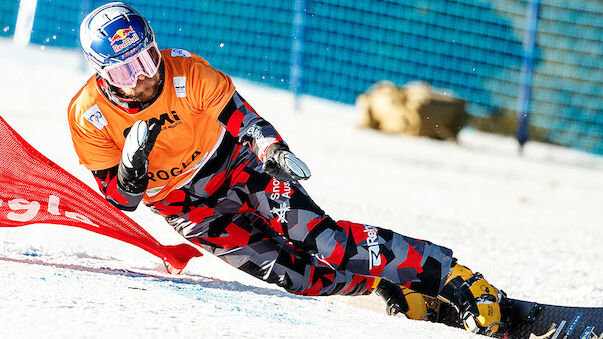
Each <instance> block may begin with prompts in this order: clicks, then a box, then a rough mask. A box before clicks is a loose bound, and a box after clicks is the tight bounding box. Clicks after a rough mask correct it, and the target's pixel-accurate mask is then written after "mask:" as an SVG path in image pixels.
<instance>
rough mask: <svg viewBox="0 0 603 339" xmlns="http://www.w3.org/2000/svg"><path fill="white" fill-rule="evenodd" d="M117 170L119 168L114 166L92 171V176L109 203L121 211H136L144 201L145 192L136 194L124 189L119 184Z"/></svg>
mask: <svg viewBox="0 0 603 339" xmlns="http://www.w3.org/2000/svg"><path fill="white" fill-rule="evenodd" d="M117 168H118V166H113V167H111V168H109V169H104V170H98V171H92V175H94V179H96V183H97V184H98V188H99V189H100V191H101V193H103V195H104V196H105V198H106V199H107V201H109V202H110V203H111V204H113V205H114V206H115V207H117V208H119V209H120V210H124V211H134V210H135V209H136V207H138V204H139V203H140V201H141V200H142V197H143V195H144V192H143V193H140V194H134V193H129V192H127V191H125V190H124V189H122V188H121V187H120V185H118V183H117Z"/></svg>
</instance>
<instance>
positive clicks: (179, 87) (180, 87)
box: [174, 77, 186, 98]
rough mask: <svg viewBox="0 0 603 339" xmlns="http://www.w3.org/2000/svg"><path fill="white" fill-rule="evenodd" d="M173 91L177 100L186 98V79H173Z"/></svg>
mask: <svg viewBox="0 0 603 339" xmlns="http://www.w3.org/2000/svg"><path fill="white" fill-rule="evenodd" d="M174 90H176V96H177V97H178V98H185V97H186V77H174Z"/></svg>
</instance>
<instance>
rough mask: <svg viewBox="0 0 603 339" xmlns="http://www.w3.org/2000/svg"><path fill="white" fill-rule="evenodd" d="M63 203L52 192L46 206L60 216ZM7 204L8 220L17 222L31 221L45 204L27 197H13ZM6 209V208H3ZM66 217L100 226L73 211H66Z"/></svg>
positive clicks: (0, 202)
mask: <svg viewBox="0 0 603 339" xmlns="http://www.w3.org/2000/svg"><path fill="white" fill-rule="evenodd" d="M60 203H61V199H60V198H59V197H58V196H56V195H54V194H51V195H49V196H48V205H47V208H46V212H48V213H50V214H52V215H56V216H60V215H61V211H60V209H59V205H60ZM6 205H7V206H8V208H9V210H10V212H8V213H6V218H7V219H8V220H12V221H17V222H29V221H31V220H33V218H35V217H36V216H37V215H38V213H40V208H41V207H42V206H43V205H42V204H41V203H40V202H39V201H35V200H34V201H29V200H26V199H21V198H17V199H11V200H8V201H6ZM3 206H4V201H3V200H2V199H0V208H1V207H3ZM2 210H4V209H2ZM64 215H65V217H67V218H69V219H73V220H75V221H79V222H83V223H85V224H88V225H90V226H94V227H99V226H98V225H97V224H95V223H93V222H92V221H91V220H90V219H89V218H88V217H87V216H85V215H83V214H80V213H75V212H71V211H64Z"/></svg>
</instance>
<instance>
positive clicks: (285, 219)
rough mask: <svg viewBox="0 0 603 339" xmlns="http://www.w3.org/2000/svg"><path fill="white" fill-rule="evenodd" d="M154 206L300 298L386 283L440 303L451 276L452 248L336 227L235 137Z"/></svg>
mask: <svg viewBox="0 0 603 339" xmlns="http://www.w3.org/2000/svg"><path fill="white" fill-rule="evenodd" d="M218 154H220V155H219V156H216V155H218ZM149 206H150V207H151V208H152V209H153V211H155V212H156V213H159V214H161V215H163V216H164V217H165V218H166V220H167V221H168V223H170V224H171V225H172V226H173V227H174V228H175V229H176V230H177V231H178V232H179V233H180V234H182V235H183V236H184V237H186V238H187V239H189V240H191V241H193V242H195V243H197V244H199V245H201V246H202V247H203V248H204V249H206V250H208V251H209V252H211V253H213V254H214V255H216V256H218V257H219V258H221V259H222V260H224V261H226V262H227V263H229V264H230V265H232V266H234V267H236V268H238V269H241V270H243V271H245V272H247V273H249V274H251V275H253V276H255V277H258V278H260V279H263V280H265V281H267V282H270V283H276V284H278V285H279V286H282V287H283V288H285V289H286V290H287V291H289V292H291V293H295V294H302V295H312V296H317V295H332V294H346V295H355V294H365V293H367V292H369V291H370V290H371V289H372V287H373V282H374V280H375V279H374V278H373V277H384V278H387V279H388V280H391V281H393V282H396V283H399V284H403V285H405V286H407V287H410V288H412V289H414V290H416V291H420V292H423V293H425V294H429V295H433V296H435V295H437V294H438V292H439V291H440V289H441V288H442V286H443V283H444V281H445V279H446V276H447V274H448V272H449V270H450V265H451V256H452V251H450V250H449V249H447V248H443V247H440V246H437V245H434V244H431V243H429V242H427V241H421V240H417V239H411V238H407V237H404V236H402V235H399V234H397V233H394V232H392V231H390V230H387V229H383V228H378V227H373V226H369V225H362V224H357V223H351V222H347V221H338V222H335V221H334V220H333V219H331V218H330V217H329V216H327V215H326V214H325V213H324V212H323V211H322V210H321V209H320V208H319V207H318V206H317V205H316V204H315V203H314V201H312V199H311V198H310V197H309V196H308V194H307V193H306V191H305V190H304V189H303V187H302V186H301V185H300V184H299V183H298V182H297V181H295V182H282V181H278V180H276V179H274V178H272V177H270V176H269V175H267V174H265V173H264V172H263V171H262V163H261V162H260V160H259V159H258V157H257V156H256V155H255V154H254V153H253V152H252V150H251V149H250V148H249V147H247V146H243V145H240V144H236V143H235V140H234V139H232V138H227V139H226V140H225V141H223V143H222V144H221V145H220V149H219V150H218V151H217V152H216V153H215V155H214V157H213V158H212V159H211V160H210V161H209V162H208V163H207V164H206V165H205V166H204V167H203V168H202V169H201V171H200V172H199V173H197V175H196V176H195V177H194V179H193V180H192V181H191V182H190V183H189V184H187V185H185V186H184V187H181V188H180V189H178V190H176V191H173V192H172V193H170V195H168V196H167V197H166V198H165V199H163V200H162V201H159V202H156V203H153V204H149Z"/></svg>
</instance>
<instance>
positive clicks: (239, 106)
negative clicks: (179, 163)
mask: <svg viewBox="0 0 603 339" xmlns="http://www.w3.org/2000/svg"><path fill="white" fill-rule="evenodd" d="M218 122H219V123H220V124H222V125H223V126H224V127H226V130H227V131H228V132H229V133H230V134H231V135H232V136H234V137H235V138H237V140H238V141H239V142H240V143H245V142H247V143H249V145H250V146H251V148H252V149H253V152H254V153H255V154H256V155H257V156H258V158H259V159H260V160H261V161H264V159H265V157H266V151H267V150H268V147H270V146H271V145H273V144H276V143H281V144H283V145H284V146H286V144H285V142H284V141H283V138H282V137H281V136H280V135H279V134H278V132H277V131H276V129H275V128H274V127H273V126H272V125H271V124H270V123H269V122H268V121H266V120H264V119H263V118H262V117H261V116H260V115H259V114H257V113H256V112H255V110H254V109H253V108H252V107H251V105H249V103H248V102H247V101H245V99H243V97H242V96H241V95H240V94H239V93H238V92H235V93H234V94H233V95H232V98H231V99H230V100H229V101H228V104H227V105H226V107H224V109H223V110H222V112H221V113H220V115H219V116H218Z"/></svg>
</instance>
